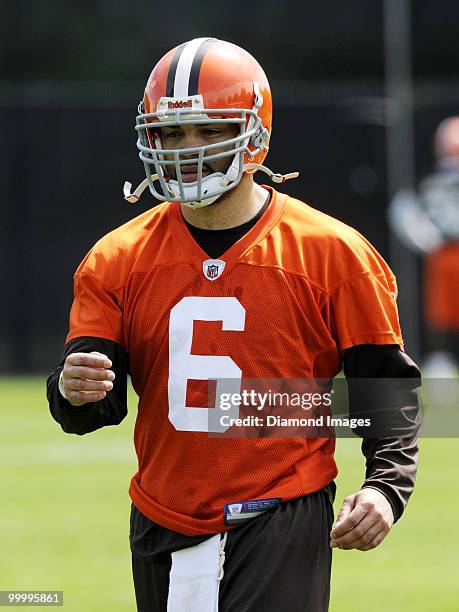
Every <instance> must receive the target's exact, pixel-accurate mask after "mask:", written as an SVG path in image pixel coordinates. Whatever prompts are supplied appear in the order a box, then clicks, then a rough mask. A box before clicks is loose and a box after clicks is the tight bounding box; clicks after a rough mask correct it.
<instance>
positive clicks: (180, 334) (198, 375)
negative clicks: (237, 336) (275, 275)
mask: <svg viewBox="0 0 459 612" xmlns="http://www.w3.org/2000/svg"><path fill="white" fill-rule="evenodd" d="M196 320H197V321H222V331H225V330H232V331H243V330H244V326H245V309H244V307H243V306H242V304H241V303H240V302H239V301H238V300H237V299H236V298H235V297H192V296H190V297H185V298H183V299H182V300H180V302H178V304H176V305H175V306H174V307H173V308H172V310H171V313H170V319H169V381H168V393H169V420H170V422H171V423H172V424H173V426H174V427H175V429H177V430H179V431H211V432H223V431H226V430H227V429H228V426H226V427H224V426H222V425H221V424H220V416H222V415H227V416H229V417H237V416H238V415H239V408H238V406H234V407H231V408H230V409H229V410H225V411H222V410H221V408H219V407H218V405H217V406H214V407H213V408H195V407H192V406H187V405H186V389H187V381H188V380H189V379H192V380H209V379H211V380H217V388H216V404H218V398H219V397H220V395H221V394H222V393H239V392H240V389H241V378H242V371H241V369H240V368H239V367H238V366H237V365H236V363H235V362H234V361H233V360H232V359H231V357H228V356H227V355H226V356H217V355H192V354H191V344H192V341H193V322H194V321H196ZM210 411H212V412H210Z"/></svg>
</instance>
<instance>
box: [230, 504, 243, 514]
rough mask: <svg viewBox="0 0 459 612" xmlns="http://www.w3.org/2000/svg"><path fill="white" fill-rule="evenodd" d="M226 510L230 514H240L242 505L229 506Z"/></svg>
mask: <svg viewBox="0 0 459 612" xmlns="http://www.w3.org/2000/svg"><path fill="white" fill-rule="evenodd" d="M228 510H229V512H230V513H231V514H241V510H242V504H230V505H229V506H228Z"/></svg>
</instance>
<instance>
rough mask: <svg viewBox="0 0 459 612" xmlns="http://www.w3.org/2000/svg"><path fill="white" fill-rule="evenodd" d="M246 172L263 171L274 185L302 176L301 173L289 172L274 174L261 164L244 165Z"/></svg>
mask: <svg viewBox="0 0 459 612" xmlns="http://www.w3.org/2000/svg"><path fill="white" fill-rule="evenodd" d="M245 170H261V172H264V173H265V174H267V175H268V176H269V178H270V179H271V180H272V182H273V183H285V181H288V180H289V179H294V178H298V177H299V176H300V173H299V172H289V173H288V174H279V173H278V172H273V171H272V170H270V169H269V168H267V167H266V166H262V165H261V164H244V171H245Z"/></svg>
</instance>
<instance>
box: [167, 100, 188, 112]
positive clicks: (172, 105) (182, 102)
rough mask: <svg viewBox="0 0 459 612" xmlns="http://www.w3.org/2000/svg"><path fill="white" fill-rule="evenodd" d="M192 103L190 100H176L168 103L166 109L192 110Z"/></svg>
mask: <svg viewBox="0 0 459 612" xmlns="http://www.w3.org/2000/svg"><path fill="white" fill-rule="evenodd" d="M192 107H193V101H192V100H191V98H190V99H189V100H176V101H175V102H168V103H167V108H168V109H169V110H173V109H175V108H192Z"/></svg>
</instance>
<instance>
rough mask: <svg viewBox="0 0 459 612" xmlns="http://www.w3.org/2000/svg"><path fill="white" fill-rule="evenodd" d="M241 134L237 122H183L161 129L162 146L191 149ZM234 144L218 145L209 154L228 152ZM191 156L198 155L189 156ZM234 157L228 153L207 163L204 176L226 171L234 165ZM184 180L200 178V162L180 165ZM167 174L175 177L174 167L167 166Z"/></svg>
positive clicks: (191, 155) (166, 156)
mask: <svg viewBox="0 0 459 612" xmlns="http://www.w3.org/2000/svg"><path fill="white" fill-rule="evenodd" d="M238 133H239V126H238V125H237V124H234V123H207V124H204V125H180V126H170V127H163V128H161V144H162V146H163V149H188V148H191V147H202V146H204V145H210V144H216V143H218V142H223V141H225V140H229V139H230V138H234V137H235V136H237V135H238ZM233 148H234V144H233V145H229V146H226V147H221V148H220V147H216V148H215V149H212V150H211V153H209V155H213V154H215V153H221V152H223V151H229V150H231V149H233ZM189 157H190V158H193V157H196V154H195V153H194V154H193V153H192V154H190V155H189ZM165 158H166V159H173V155H170V156H169V155H165ZM232 159H233V157H232V156H231V155H228V156H227V157H223V158H221V159H213V160H211V161H209V162H204V164H203V168H202V176H203V178H204V177H205V176H208V175H209V174H212V173H213V172H222V173H223V174H225V173H226V171H227V170H228V168H229V167H230V165H231V162H232ZM180 170H181V172H182V180H183V182H184V183H191V182H192V181H196V180H197V164H191V163H190V164H184V165H182V166H181V168H180ZM167 173H168V174H169V176H170V177H171V178H172V179H175V178H176V176H175V168H174V167H173V166H168V168H167Z"/></svg>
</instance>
